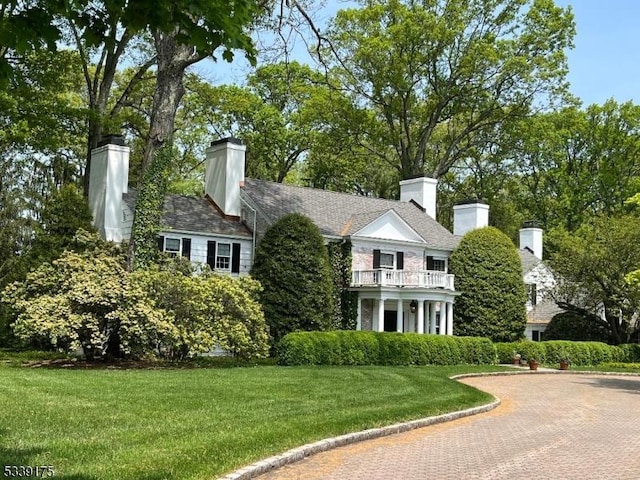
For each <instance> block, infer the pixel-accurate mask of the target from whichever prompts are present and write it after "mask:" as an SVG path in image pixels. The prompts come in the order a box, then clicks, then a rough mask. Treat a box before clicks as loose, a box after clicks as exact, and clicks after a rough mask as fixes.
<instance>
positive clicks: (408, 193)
mask: <svg viewBox="0 0 640 480" xmlns="http://www.w3.org/2000/svg"><path fill="white" fill-rule="evenodd" d="M437 186H438V180H436V179H435V178H429V177H425V176H422V175H421V176H419V177H416V178H410V179H408V180H402V181H401V182H400V201H402V202H410V201H411V200H413V201H414V202H416V203H417V204H418V205H420V206H421V207H422V208H424V210H425V211H426V212H427V215H429V216H430V217H431V218H433V219H435V218H436V190H437Z"/></svg>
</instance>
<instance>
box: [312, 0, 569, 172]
mask: <svg viewBox="0 0 640 480" xmlns="http://www.w3.org/2000/svg"><path fill="white" fill-rule="evenodd" d="M574 33H575V32H574V24H573V15H572V13H571V10H570V9H569V8H567V9H564V8H561V7H558V6H556V5H554V3H553V1H551V0H535V1H530V0H471V1H470V0H449V1H418V2H406V1H401V0H391V1H387V0H373V1H367V2H362V5H361V6H360V7H359V8H349V9H345V10H340V11H339V12H338V13H337V15H336V17H335V18H334V19H333V20H332V22H331V25H330V27H329V29H328V32H327V33H326V35H324V36H323V37H322V41H321V43H320V44H321V45H322V46H323V48H321V49H319V51H318V60H319V61H320V62H322V63H323V64H324V65H325V66H326V67H327V69H328V72H329V76H330V77H331V78H332V81H333V82H335V83H334V84H335V85H337V88H339V89H341V90H342V91H344V92H346V94H347V95H348V96H349V98H350V99H351V107H352V110H353V111H354V112H358V111H361V110H365V111H366V115H355V114H354V115H353V116H352V119H351V120H352V122H354V128H353V130H352V131H353V134H354V135H356V138H357V141H358V142H359V144H360V145H361V146H363V147H364V148H366V150H367V151H368V152H369V154H370V155H371V157H372V158H377V159H379V160H380V161H382V163H388V164H390V165H392V166H393V167H394V168H395V169H397V171H398V172H399V174H400V177H401V178H402V179H405V178H409V177H410V176H412V175H415V174H421V173H428V174H429V175H431V176H432V177H434V178H439V177H442V176H443V175H445V174H446V173H447V172H448V171H449V170H450V169H451V167H452V166H454V165H455V164H456V163H457V162H458V161H459V160H461V159H462V158H464V157H466V156H468V155H470V154H471V153H473V152H474V151H475V150H476V149H482V148H484V147H485V146H486V144H487V142H488V139H489V134H490V133H491V132H492V131H493V130H494V128H495V127H496V125H503V124H505V123H508V122H509V121H513V120H514V119H517V118H522V117H524V116H526V115H529V114H530V113H531V112H532V110H533V109H534V108H536V107H537V106H539V105H552V104H554V103H555V102H556V101H557V100H558V98H559V96H561V95H563V94H564V93H565V92H566V87H567V84H566V81H565V75H566V72H567V64H566V57H565V53H564V50H565V49H566V48H568V47H570V46H571V45H572V41H573V36H574Z"/></svg>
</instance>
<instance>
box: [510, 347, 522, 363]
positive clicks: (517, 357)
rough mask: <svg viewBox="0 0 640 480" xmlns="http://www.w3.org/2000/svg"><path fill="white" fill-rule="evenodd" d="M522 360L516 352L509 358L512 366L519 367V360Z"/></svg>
mask: <svg viewBox="0 0 640 480" xmlns="http://www.w3.org/2000/svg"><path fill="white" fill-rule="evenodd" d="M521 358H522V355H520V354H519V353H518V352H516V351H515V350H514V351H513V355H512V357H511V360H512V362H513V364H514V365H520V359H521Z"/></svg>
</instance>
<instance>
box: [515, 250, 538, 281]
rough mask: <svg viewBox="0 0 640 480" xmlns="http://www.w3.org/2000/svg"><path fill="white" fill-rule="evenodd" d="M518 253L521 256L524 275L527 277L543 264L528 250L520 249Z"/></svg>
mask: <svg viewBox="0 0 640 480" xmlns="http://www.w3.org/2000/svg"><path fill="white" fill-rule="evenodd" d="M518 253H519V254H520V261H521V262H522V273H523V275H526V274H527V273H529V272H530V271H531V270H533V269H534V268H536V267H537V266H538V265H540V263H542V260H540V259H539V258H538V257H536V256H535V255H534V254H533V252H532V251H531V250H529V249H528V248H520V249H518Z"/></svg>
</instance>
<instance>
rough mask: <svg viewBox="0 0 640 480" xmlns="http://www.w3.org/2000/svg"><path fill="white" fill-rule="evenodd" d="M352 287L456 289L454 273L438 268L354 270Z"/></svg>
mask: <svg viewBox="0 0 640 480" xmlns="http://www.w3.org/2000/svg"><path fill="white" fill-rule="evenodd" d="M351 273H352V274H351V286H352V287H369V286H381V287H383V286H384V287H409V288H443V289H445V290H455V288H454V285H453V281H454V275H449V274H447V273H445V272H439V271H436V270H389V269H385V268H379V269H376V270H354V271H353V272H351Z"/></svg>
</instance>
